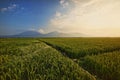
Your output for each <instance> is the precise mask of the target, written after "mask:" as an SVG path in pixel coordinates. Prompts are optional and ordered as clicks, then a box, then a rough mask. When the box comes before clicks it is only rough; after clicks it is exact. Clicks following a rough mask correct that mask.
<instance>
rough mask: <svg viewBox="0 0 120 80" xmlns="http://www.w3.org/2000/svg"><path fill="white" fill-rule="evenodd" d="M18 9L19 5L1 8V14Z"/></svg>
mask: <svg viewBox="0 0 120 80" xmlns="http://www.w3.org/2000/svg"><path fill="white" fill-rule="evenodd" d="M16 8H17V4H11V5H10V6H8V7H5V8H1V9H0V11H1V12H7V11H13V10H15V9H16Z"/></svg>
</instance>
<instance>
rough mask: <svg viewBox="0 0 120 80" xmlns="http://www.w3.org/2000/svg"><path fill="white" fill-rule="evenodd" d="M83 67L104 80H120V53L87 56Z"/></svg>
mask: <svg viewBox="0 0 120 80" xmlns="http://www.w3.org/2000/svg"><path fill="white" fill-rule="evenodd" d="M82 65H83V67H84V68H85V69H86V70H88V71H90V72H92V73H93V74H96V75H97V76H98V77H100V78H101V79H102V80H120V51H114V52H109V53H104V54H99V55H93V56H86V57H85V58H84V61H83V62H82Z"/></svg>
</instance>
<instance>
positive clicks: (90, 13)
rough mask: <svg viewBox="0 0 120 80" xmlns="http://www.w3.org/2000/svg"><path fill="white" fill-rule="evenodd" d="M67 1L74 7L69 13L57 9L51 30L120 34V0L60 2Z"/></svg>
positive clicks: (103, 34)
mask: <svg viewBox="0 0 120 80" xmlns="http://www.w3.org/2000/svg"><path fill="white" fill-rule="evenodd" d="M66 2H68V3H72V5H73V6H74V7H73V8H71V10H69V11H68V12H67V13H62V12H59V11H56V13H55V17H54V18H52V19H51V20H50V24H49V28H50V29H49V30H53V31H54V30H56V31H61V32H79V33H85V34H89V35H93V36H120V33H119V31H120V23H119V20H120V9H119V8H120V1H119V0H67V1H65V0H61V2H60V3H61V4H62V5H63V4H64V3H66ZM68 7H70V5H68ZM63 8H65V7H63Z"/></svg>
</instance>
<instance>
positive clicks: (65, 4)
mask: <svg viewBox="0 0 120 80" xmlns="http://www.w3.org/2000/svg"><path fill="white" fill-rule="evenodd" d="M60 4H61V6H62V8H66V7H67V6H69V2H68V1H65V0H60Z"/></svg>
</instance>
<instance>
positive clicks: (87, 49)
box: [41, 38, 120, 59]
mask: <svg viewBox="0 0 120 80" xmlns="http://www.w3.org/2000/svg"><path fill="white" fill-rule="evenodd" d="M41 40H42V41H44V42H45V43H47V44H48V45H51V46H53V47H54V48H57V49H58V50H60V51H61V52H65V53H66V55H67V56H68V57H70V58H77V59H79V58H80V57H84V56H86V55H96V54H101V53H105V52H111V51H115V50H120V38H47V39H46V38H45V39H41Z"/></svg>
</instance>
